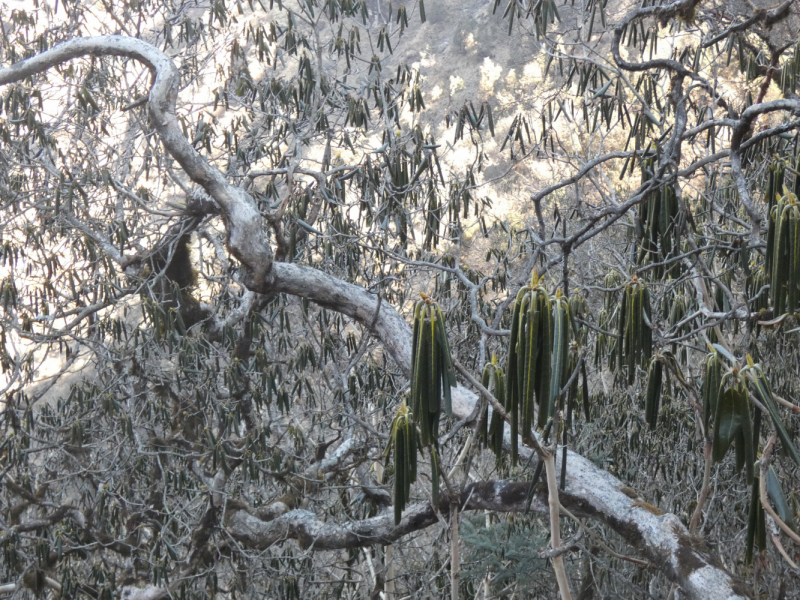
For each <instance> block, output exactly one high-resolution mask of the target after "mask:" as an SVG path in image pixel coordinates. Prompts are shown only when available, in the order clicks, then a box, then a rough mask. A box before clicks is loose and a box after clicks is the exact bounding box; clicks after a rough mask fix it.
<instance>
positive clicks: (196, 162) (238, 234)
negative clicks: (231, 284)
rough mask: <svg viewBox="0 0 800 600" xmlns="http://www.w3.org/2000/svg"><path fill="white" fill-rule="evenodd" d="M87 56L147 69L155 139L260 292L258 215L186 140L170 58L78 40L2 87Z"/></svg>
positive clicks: (22, 67)
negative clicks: (212, 208)
mask: <svg viewBox="0 0 800 600" xmlns="http://www.w3.org/2000/svg"><path fill="white" fill-rule="evenodd" d="M86 55H90V56H120V57H126V58H132V59H135V60H138V61H139V62H142V63H143V64H145V65H146V66H147V68H148V69H149V70H150V73H151V74H152V77H153V79H152V85H151V87H150V95H149V99H148V103H147V106H148V109H149V113H150V120H151V122H152V124H153V127H154V128H155V130H156V133H158V135H159V137H160V138H161V141H162V142H163V144H164V147H165V148H166V149H167V151H168V152H169V153H170V154H171V155H172V157H173V158H174V159H175V160H176V161H177V162H178V163H179V164H180V165H181V167H182V168H183V170H184V171H185V172H186V174H187V175H188V176H189V177H190V178H191V179H192V181H194V182H195V183H196V184H198V185H200V186H201V187H202V188H203V189H204V190H205V191H206V192H207V193H208V195H209V196H211V197H212V198H213V199H214V201H215V202H216V203H217V204H218V205H219V207H220V209H221V211H222V215H223V218H224V219H225V224H226V229H227V232H228V240H227V243H228V249H229V250H230V251H231V253H232V254H233V255H234V256H235V257H236V258H237V259H238V260H239V261H240V262H241V263H242V266H243V267H244V273H243V275H244V277H243V282H244V283H245V285H247V287H250V288H258V289H261V288H264V287H265V286H266V285H267V284H268V283H269V276H270V272H271V268H272V250H271V248H270V246H269V242H268V240H267V235H266V231H265V229H264V226H263V222H262V218H261V214H260V212H259V210H258V207H257V206H256V203H255V201H254V200H253V198H252V197H251V196H250V195H249V194H248V193H247V192H245V191H244V190H242V189H240V188H238V187H236V186H234V185H231V184H230V183H228V181H227V180H226V179H225V177H224V176H223V174H222V173H220V172H219V171H218V170H217V169H215V168H214V167H212V166H211V165H209V164H208V162H207V161H206V160H205V159H204V158H203V157H202V156H200V155H199V154H198V153H197V152H196V151H195V150H194V148H193V147H192V146H191V144H189V142H188V140H187V139H186V138H185V137H184V135H183V132H182V130H181V127H180V124H179V122H178V119H177V117H176V116H175V103H176V101H177V99H178V90H179V84H180V73H179V72H178V69H177V68H176V67H175V64H174V63H173V62H172V59H171V58H170V57H169V56H167V55H166V54H164V53H163V52H162V51H161V50H159V49H158V48H156V47H155V46H152V45H151V44H148V43H147V42H144V41H142V40H139V39H136V38H129V37H124V36H117V35H112V36H101V37H92V38H76V39H73V40H70V41H68V42H64V43H63V44H59V45H58V46H56V47H54V48H52V49H50V50H47V51H46V52H43V53H41V54H39V55H37V56H34V57H32V58H29V59H27V60H23V61H21V62H18V63H15V64H13V65H11V66H10V67H6V68H5V69H2V70H0V85H6V84H9V83H14V82H16V81H20V80H22V79H25V78H26V77H31V76H33V75H37V74H39V73H42V72H44V71H47V70H48V69H50V68H51V67H54V66H56V65H60V64H62V63H64V62H67V61H69V60H72V59H74V58H79V57H82V56H86Z"/></svg>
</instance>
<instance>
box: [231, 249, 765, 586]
mask: <svg viewBox="0 0 800 600" xmlns="http://www.w3.org/2000/svg"><path fill="white" fill-rule="evenodd" d="M274 286H275V291H281V292H284V293H289V294H293V295H297V296H300V297H303V298H306V299H308V300H310V301H312V302H315V303H317V304H319V305H321V306H324V307H326V308H330V309H332V310H337V311H338V312H341V313H343V314H345V315H347V316H349V317H351V318H353V319H355V320H357V321H359V322H360V323H361V324H362V325H364V326H365V327H370V326H372V325H373V323H374V327H373V331H374V333H375V334H376V335H377V336H378V337H379V338H380V339H381V340H382V341H383V343H384V344H385V345H386V349H387V351H388V352H389V354H390V355H391V356H392V358H393V359H394V360H395V361H396V362H397V364H398V366H399V367H400V368H401V369H402V370H403V371H404V372H405V373H409V372H410V364H411V328H410V327H409V326H408V324H407V323H406V322H405V320H404V319H403V318H402V317H401V316H400V315H399V314H398V313H397V311H395V310H394V308H392V307H391V306H390V305H389V304H388V303H387V302H383V303H382V304H381V308H380V313H379V315H378V318H377V319H375V310H376V308H377V303H378V297H377V295H373V294H370V293H369V292H367V291H366V290H364V289H363V288H360V287H358V286H355V285H352V284H349V283H346V282H343V281H340V280H337V279H335V278H333V277H331V276H329V275H325V274H324V273H321V272H319V271H316V270H315V269H312V268H310V267H303V266H300V265H293V264H292V265H290V264H284V263H276V264H275V265H274ZM477 402H478V398H477V396H476V395H475V394H473V393H472V392H470V391H468V390H467V389H465V388H464V387H458V388H455V389H454V390H453V394H452V404H453V414H454V416H455V418H457V419H463V418H466V417H468V416H469V415H471V414H472V412H473V410H474V408H475V404H476V403H477ZM506 436H507V437H508V439H510V429H509V427H508V425H506ZM523 450H525V451H526V452H527V453H528V455H530V452H531V451H530V450H529V449H527V448H526V449H521V454H523V455H524V452H523ZM567 463H568V465H569V469H568V471H567V480H566V485H565V489H564V490H563V491H562V492H561V493H560V499H561V503H562V504H563V505H564V506H565V507H566V508H567V509H569V510H570V512H572V513H573V514H576V515H580V516H584V517H588V518H592V519H594V520H598V521H600V522H602V523H604V524H606V525H608V526H609V527H610V528H611V529H612V530H614V531H615V532H617V533H618V534H619V535H621V536H622V537H623V538H624V539H625V540H627V541H628V542H629V543H630V544H632V545H633V546H634V547H636V548H638V549H639V550H640V551H641V552H642V553H643V554H644V555H645V556H647V558H648V559H650V560H651V561H652V562H653V563H655V564H657V565H660V567H661V569H662V570H663V572H664V573H665V574H666V575H667V576H668V577H669V578H670V579H671V580H672V581H674V582H676V583H678V585H680V586H681V588H682V589H683V590H684V591H685V592H686V593H687V594H688V595H689V596H690V597H692V598H698V599H700V598H702V599H709V598H714V599H716V598H719V599H722V598H726V599H733V598H749V597H750V596H749V592H748V591H747V590H746V589H745V588H744V587H743V586H742V584H741V583H739V582H738V581H737V580H736V579H735V578H734V577H733V576H732V575H730V574H729V573H728V572H727V571H726V570H725V569H724V567H723V566H722V565H721V563H720V562H719V560H718V559H717V558H716V557H715V556H714V555H713V554H712V553H711V551H710V550H709V549H708V547H707V546H706V545H705V543H704V542H703V540H702V539H701V538H697V537H694V536H691V535H690V534H689V532H688V530H687V529H686V527H685V526H684V525H683V524H682V523H681V521H680V520H679V519H678V517H676V516H675V515H671V514H666V515H663V516H657V515H654V514H652V513H650V512H648V511H647V510H646V509H644V508H642V507H641V506H640V505H637V504H636V503H634V502H633V501H632V500H631V498H630V497H629V496H628V495H627V494H626V493H625V492H623V491H622V490H623V488H625V487H626V486H625V485H624V484H623V483H622V482H621V481H620V480H618V479H617V478H615V477H614V476H613V475H611V474H610V473H608V472H606V471H603V470H602V469H599V468H598V467H596V466H595V465H594V464H593V463H592V462H590V461H589V460H587V459H585V458H583V457H582V456H580V455H579V454H575V453H573V452H568V453H567ZM559 464H560V462H559ZM519 485H525V484H519ZM468 489H469V488H468ZM509 489H511V488H509ZM525 489H526V490H527V488H525ZM484 498H485V497H484ZM476 502H477V500H476ZM539 502H540V504H541V506H542V510H546V499H545V497H544V496H542V497H541V499H540V500H539ZM475 506H477V505H475ZM515 506H516V505H515V504H513V503H510V502H506V503H503V504H498V505H495V506H494V508H489V507H488V506H486V507H485V508H486V509H487V510H497V511H506V512H507V511H512V510H514V507H515ZM440 509H441V510H443V509H442V508H441V506H440ZM428 511H430V512H428ZM237 515H238V516H234V517H232V518H234V519H239V521H235V523H236V525H234V522H231V523H230V524H229V525H228V526H229V527H231V528H233V531H237V532H238V533H237V534H236V535H237V536H240V535H241V536H255V537H253V538H252V539H253V540H256V539H260V540H262V542H266V541H269V542H270V543H276V541H277V539H278V538H277V537H276V536H279V534H280V535H282V536H283V538H281V539H288V538H292V539H299V540H300V541H301V543H302V540H304V539H306V540H307V541H308V543H309V547H310V546H311V545H313V547H314V548H315V549H322V547H321V546H320V545H319V544H318V543H316V542H313V540H312V538H313V535H322V534H323V533H324V534H325V537H324V538H320V543H322V542H324V544H326V545H327V544H331V543H333V541H332V540H333V539H334V537H332V536H334V534H335V537H336V538H337V539H340V540H343V541H345V542H346V543H348V544H351V543H355V542H354V541H353V540H356V539H360V540H362V545H365V544H369V543H374V542H376V541H379V540H386V541H384V542H381V543H391V541H393V540H396V539H398V537H400V536H401V535H403V533H401V532H405V533H409V532H411V531H416V530H418V529H421V528H423V527H427V526H428V525H430V524H432V523H433V520H432V519H433V518H434V515H433V509H431V508H429V507H427V508H426V506H420V505H417V506H415V507H412V508H409V509H408V511H407V512H406V513H405V516H404V518H403V521H402V522H401V524H400V526H399V527H400V529H399V530H395V529H393V528H392V527H390V526H392V523H393V521H392V520H391V517H390V516H385V515H384V516H383V517H375V519H382V518H383V519H385V521H386V523H387V524H388V525H386V528H384V527H383V525H382V524H383V523H384V521H380V520H378V521H376V520H368V521H366V522H361V523H360V524H351V525H347V526H341V525H337V526H333V525H326V527H334V529H330V530H328V529H319V528H318V527H317V525H319V524H318V523H317V522H316V521H315V520H314V519H315V518H314V517H313V516H312V515H310V514H308V513H304V514H302V515H301V514H299V513H297V511H293V512H291V513H288V514H287V515H284V517H285V521H279V522H278V523H275V522H274V521H271V522H269V523H263V522H262V523H258V522H256V521H257V517H253V516H252V515H248V513H247V512H246V511H240V512H239V513H237ZM309 519H311V521H310V520H309ZM312 521H313V523H317V524H316V525H313V523H312ZM273 523H274V524H273ZM307 523H312V525H313V526H312V525H307ZM379 525H380V526H379ZM236 527H239V528H240V529H236ZM361 527H364V528H363V529H362V528H361ZM281 528H282V529H281ZM404 528H405V529H404ZM312 534H313V535H312ZM306 535H312V538H306V537H303V536H306ZM393 535H397V537H394V538H393V537H392V536H393ZM261 536H263V537H261ZM380 536H388V537H380ZM273 540H274V541H273ZM325 547H328V546H325Z"/></svg>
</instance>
